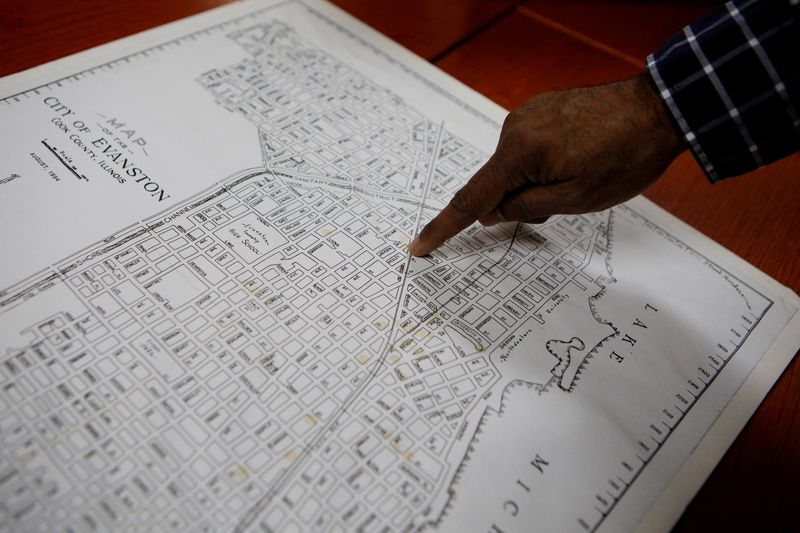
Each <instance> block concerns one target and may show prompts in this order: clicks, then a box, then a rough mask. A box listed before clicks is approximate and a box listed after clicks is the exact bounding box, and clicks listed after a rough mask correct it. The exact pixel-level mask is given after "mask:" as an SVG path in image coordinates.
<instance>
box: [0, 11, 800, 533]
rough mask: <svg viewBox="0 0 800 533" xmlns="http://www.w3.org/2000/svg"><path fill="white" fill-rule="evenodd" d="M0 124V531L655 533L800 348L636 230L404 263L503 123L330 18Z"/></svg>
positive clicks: (664, 240)
mask: <svg viewBox="0 0 800 533" xmlns="http://www.w3.org/2000/svg"><path fill="white" fill-rule="evenodd" d="M0 98H2V100H0V135H1V136H2V141H3V142H2V144H1V145H0V193H1V194H0V222H1V224H0V228H1V229H0V245H1V246H2V249H3V250H4V252H3V257H4V259H3V261H2V263H0V287H4V289H3V290H2V292H0V357H1V358H2V361H0V501H2V502H3V504H2V505H0V517H2V519H1V521H0V524H2V527H4V528H5V529H7V530H26V531H38V530H42V531H49V530H51V529H53V528H64V529H66V528H72V529H73V530H75V531H84V530H91V529H99V530H148V531H158V530H165V531H166V530H205V531H230V530H246V529H252V530H273V531H293V530H295V531H306V530H325V531H337V530H338V531H341V530H355V529H358V528H361V529H363V530H374V531H378V530H381V529H388V530H416V529H420V528H423V527H427V529H432V530H442V531H532V530H535V531H582V530H607V531H620V530H633V529H636V528H637V526H639V525H640V524H641V527H643V528H647V529H664V530H666V529H669V527H671V525H672V524H673V523H674V521H675V520H676V519H677V517H678V516H679V515H680V512H681V511H682V510H683V508H684V506H685V505H686V504H687V503H688V501H689V499H690V498H691V495H692V494H693V493H694V492H695V491H696V490H697V489H698V488H699V486H700V484H702V482H703V480H704V479H705V477H706V476H707V475H708V473H709V472H710V470H711V468H713V466H714V464H715V463H716V461H718V460H719V458H720V457H721V455H722V454H723V453H724V451H725V449H726V448H727V446H728V445H729V444H730V443H731V442H732V440H733V439H734V438H735V436H736V433H737V432H738V431H739V429H741V427H742V426H743V425H744V423H745V422H746V420H747V417H749V415H750V414H751V413H752V411H753V410H754V408H755V406H756V405H757V404H758V402H759V401H760V400H761V399H762V398H763V395H764V394H765V393H766V390H768V388H769V386H770V385H771V384H772V383H774V381H775V380H776V379H777V377H778V375H779V374H780V372H781V371H782V369H783V368H784V367H785V365H786V364H787V363H788V361H789V360H790V358H791V356H792V355H793V354H794V352H795V351H796V350H797V347H798V345H800V338H798V328H797V327H796V323H797V318H796V317H797V315H796V312H797V309H798V298H797V297H796V295H794V294H793V293H792V292H791V291H789V290H788V289H786V288H784V287H782V286H780V285H779V284H777V283H776V282H774V281H773V280H771V279H769V278H768V277H766V276H765V275H764V274H762V273H760V272H758V271H757V270H755V269H754V268H753V267H751V266H749V265H747V264H746V263H744V262H743V261H741V260H740V259H738V258H736V257H735V256H733V255H732V254H730V253H729V252H727V251H725V250H724V249H722V248H720V247H719V246H718V245H716V244H714V243H713V242H711V241H709V240H708V239H706V238H705V237H703V236H702V235H699V234H698V233H697V232H695V231H694V230H692V229H691V228H689V227H687V226H685V225H684V224H682V223H680V222H679V221H677V220H676V219H674V218H673V217H671V216H670V215H668V214H666V213H664V212H663V211H661V210H660V209H659V208H657V207H655V206H654V205H653V204H651V203H650V202H648V201H647V200H644V199H641V198H639V199H635V200H633V201H631V202H629V203H627V204H626V205H624V206H620V207H617V208H614V209H612V210H610V211H607V212H603V213H595V214H589V215H582V216H568V217H556V218H554V219H552V220H551V222H549V223H547V224H545V225H541V226H536V227H528V226H525V225H520V226H516V225H506V226H500V227H495V228H492V229H483V228H481V227H480V226H474V227H472V228H470V229H469V230H467V231H466V232H465V233H464V234H462V235H461V236H458V237H456V238H454V239H452V240H451V241H450V242H449V243H448V244H447V245H446V246H445V247H444V248H442V250H441V251H439V252H436V253H434V254H433V255H432V256H430V257H428V258H422V259H412V258H410V257H408V255H407V253H406V251H405V249H406V245H407V243H408V242H409V239H410V238H411V237H412V236H413V235H414V234H415V233H416V232H418V231H419V228H420V227H421V226H422V224H424V223H425V222H426V221H427V220H429V219H430V218H431V217H432V216H433V215H434V214H435V213H436V211H437V210H438V209H440V208H441V207H442V206H443V205H444V204H445V203H446V202H447V200H448V199H449V198H450V196H451V195H452V194H453V192H454V191H455V190H457V188H458V187H459V186H460V185H462V184H463V183H464V182H465V180H467V179H468V178H469V176H470V175H471V174H472V172H474V170H475V169H476V168H478V167H479V166H480V164H481V163H482V162H483V161H484V160H485V159H486V157H487V156H488V154H490V153H491V151H492V149H493V147H494V144H495V143H496V138H497V135H498V132H499V128H500V123H501V122H502V119H503V116H504V112H503V110H502V109H500V108H498V107H497V106H495V105H493V104H491V103H490V102H488V101H487V100H486V99H484V98H482V97H480V96H479V95H477V94H475V93H474V92H472V91H470V90H469V89H467V88H465V87H464V86H462V85H461V84H459V83H458V82H456V81H455V80H453V79H451V78H449V77H448V76H446V75H444V74H442V73H441V72H439V71H438V70H436V69H435V68H433V67H432V66H430V65H429V64H427V63H425V62H424V61H423V60H421V59H419V58H417V57H415V56H413V55H412V54H410V53H409V52H407V51H405V50H403V49H402V48H400V47H399V46H397V45H396V44H394V43H392V42H390V41H388V40H387V39H386V38H384V37H382V36H380V35H378V34H377V33H375V32H374V31H373V30H371V29H369V28H367V27H365V26H364V25H362V24H361V23H359V22H357V21H355V20H353V19H352V18H350V17H349V16H348V15H346V14H344V13H342V12H341V11H339V10H337V9H336V8H333V7H331V6H329V5H328V4H325V3H322V2H317V1H305V2H301V1H286V2H245V3H241V4H236V5H233V6H229V7H226V8H221V9H217V10H213V11H210V12H207V13H205V14H202V15H200V16H197V17H193V18H191V19H187V20H184V21H180V22H178V23H175V24H171V25H169V26H166V27H163V28H159V29H156V30H152V31H149V32H145V33H143V34H140V35H137V36H134V37H131V38H128V39H125V40H123V41H119V42H115V43H112V44H109V45H106V46H104V47H101V48H98V49H94V50H91V51H88V52H85V53H82V54H79V55H77V56H73V57H70V58H67V59H64V60H61V61H58V62H56V63H52V64H49V65H45V66H43V67H39V68H36V69H33V70H31V71H28V72H25V73H22V74H20V75H17V76H12V77H9V78H5V79H3V80H0ZM792 320H794V323H795V326H794V327H789V326H788V324H789V323H790V321H792ZM757 365H758V366H757ZM754 368H758V370H757V371H756V372H753V374H752V376H751V372H752V371H753V369H754ZM748 376H750V377H749V378H748ZM743 384H744V386H743ZM737 391H738V393H737ZM734 395H736V396H734ZM732 398H734V399H733V400H732ZM718 417H719V423H718V424H716V425H715V421H717V419H718ZM704 436H705V439H704ZM701 439H703V441H702V443H701ZM684 465H691V468H690V469H689V468H683V467H684ZM651 509H652V511H650V510H651ZM648 511H650V513H649V514H648V515H647V521H646V522H642V520H643V519H644V517H645V515H646V514H647V513H648Z"/></svg>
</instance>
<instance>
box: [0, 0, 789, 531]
mask: <svg viewBox="0 0 800 533" xmlns="http://www.w3.org/2000/svg"><path fill="white" fill-rule="evenodd" d="M223 3H226V2H225V0H170V1H168V2H164V1H161V0H116V1H114V2H109V1H107V0H74V1H70V2H62V1H57V0H4V1H3V2H2V3H0V76H5V75H8V74H12V73H14V72H17V71H21V70H24V69H27V68H30V67H33V66H36V65H39V64H41V63H44V62H47V61H51V60H54V59H58V58H59V57H63V56H66V55H69V54H72V53H75V52H79V51H81V50H84V49H86V48H90V47H93V46H97V45H100V44H103V43H105V42H108V41H111V40H114V39H118V38H121V37H124V36H126V35H130V34H132V33H136V32H138V31H141V30H145V29H148V28H151V27H154V26H157V25H160V24H164V23H166V22H170V21H172V20H175V19H178V18H181V17H185V16H188V15H192V14H195V13H198V12H200V11H203V10H206V9H209V8H211V7H214V6H217V5H220V4H223ZM335 3H336V4H338V5H339V6H340V7H342V8H343V9H345V10H346V11H348V12H350V13H351V14H352V15H354V16H356V17H357V18H359V19H361V20H363V21H365V22H366V23H368V24H370V25H371V26H373V27H375V28H376V29H378V30H379V31H381V32H383V33H384V34H386V35H388V36H389V37H391V38H392V39H395V40H397V41H398V42H400V43H401V44H403V45H404V46H406V47H407V48H409V49H411V50H412V51H413V52H415V53H417V54H419V55H420V56H422V57H423V58H425V59H427V60H429V61H431V62H432V63H434V64H435V65H437V66H438V67H439V68H441V69H443V70H445V71H446V72H448V73H449V74H451V75H453V76H455V77H456V78H458V79H459V80H461V81H463V82H464V83H466V84H467V85H469V86H471V87H473V88H474V89H475V90H477V91H479V92H481V93H482V94H484V95H486V96H487V97H489V98H491V99H492V100H494V101H495V102H497V103H499V104H500V105H502V106H505V107H506V108H513V107H516V106H518V105H520V104H521V103H522V102H524V101H525V100H527V99H528V98H529V97H530V96H532V95H533V94H535V93H539V92H542V91H549V90H555V89H564V88H569V87H574V86H580V85H591V84H598V83H604V82H610V81H614V80H618V79H621V78H625V77H630V76H633V75H636V74H637V73H640V72H642V70H643V67H642V61H643V59H644V58H645V57H646V55H647V54H648V53H650V52H651V51H653V50H655V49H656V48H657V47H658V46H659V44H660V43H661V42H662V41H664V40H665V39H666V38H667V37H669V36H670V35H672V34H673V33H675V32H676V31H678V30H680V28H681V27H682V26H683V25H685V24H686V23H688V22H690V21H692V20H693V19H695V18H697V17H699V16H702V15H703V14H705V13H708V12H710V11H711V10H713V9H714V7H715V6H714V3H713V2H712V3H708V2H704V3H697V2H694V3H692V2H688V1H686V2H678V1H676V0H672V1H670V0H665V1H593V0H576V1H558V0H527V1H513V0H392V1H389V0H380V1H377V0H336V1H335ZM645 195H646V196H647V197H648V198H650V199H651V200H653V201H654V202H656V203H657V204H659V205H660V206H661V207H663V208H665V209H666V210H667V211H669V212H671V213H672V214H674V215H675V216H677V217H679V218H681V219H682V220H684V221H686V222H688V223H689V224H691V225H692V226H694V227H695V228H697V229H699V230H700V231H702V232H703V233H705V234H706V235H708V236H710V237H711V238H712V239H714V240H716V241H717V242H719V243H720V244H722V245H723V246H725V247H727V248H729V249H730V250H732V251H733V252H735V253H736V254H738V255H740V256H741V257H743V258H744V259H745V260H747V261H749V262H750V263H752V264H754V265H755V266H756V267H758V268H760V269H761V270H763V271H764V272H766V273H767V274H769V275H770V276H772V277H774V278H775V279H777V280H778V281H779V282H781V283H783V284H784V285H787V286H789V287H790V288H792V289H793V290H794V291H795V292H800V156H797V155H795V156H793V157H790V158H788V159H785V160H783V161H780V162H778V163H776V164H774V165H771V166H769V167H766V168H763V169H761V170H758V171H756V172H753V173H751V174H749V175H747V176H743V177H740V178H736V179H731V180H727V181H725V182H722V183H720V184H718V185H710V184H709V183H708V182H707V181H706V179H705V178H704V176H703V175H702V173H701V172H700V170H699V169H698V167H697V165H696V164H695V163H694V161H693V160H692V158H691V156H689V155H688V154H684V155H683V156H681V157H680V158H678V160H676V161H675V163H673V165H672V166H671V167H670V168H669V170H668V171H667V173H666V174H665V175H664V176H663V177H662V178H661V179H660V180H659V181H658V182H657V183H656V184H655V185H654V186H653V187H651V188H650V189H649V190H648V191H647V192H646V193H645ZM799 487H800V358H795V360H794V361H793V362H792V363H791V364H790V366H789V367H788V369H787V370H786V371H785V372H784V373H783V376H782V377H781V378H780V380H779V381H778V383H777V384H776V385H775V386H774V387H773V389H772V391H771V392H770V393H769V395H768V396H767V398H766V400H765V401H764V402H763V403H762V404H761V406H760V407H759V408H758V410H757V411H756V413H755V415H754V416H753V417H752V419H751V420H750V421H749V423H748V424H747V426H746V427H745V428H744V430H743V431H742V433H741V434H740V435H739V437H738V438H737V439H736V441H735V442H734V444H733V445H732V446H731V448H730V449H729V451H728V452H727V454H726V455H725V456H724V458H723V459H722V461H721V462H720V463H719V466H717V468H716V469H715V470H714V472H713V474H712V475H711V477H710V478H709V479H708V481H707V482H706V483H705V485H704V486H703V488H702V489H701V490H700V492H699V493H698V494H697V496H696V497H695V498H694V500H693V501H692V503H691V504H690V505H689V507H688V509H687V510H686V512H685V513H684V515H683V517H682V518H681V520H680V522H679V523H678V525H677V526H676V528H675V530H676V531H681V532H683V531H697V530H714V531H789V530H796V529H797V528H798V527H800V526H798V525H797V524H800V504H799V503H798V496H800V488H799Z"/></svg>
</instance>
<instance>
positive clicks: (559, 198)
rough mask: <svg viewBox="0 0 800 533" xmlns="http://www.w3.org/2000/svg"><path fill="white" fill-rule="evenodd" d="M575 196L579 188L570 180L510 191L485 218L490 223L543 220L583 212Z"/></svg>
mask: <svg viewBox="0 0 800 533" xmlns="http://www.w3.org/2000/svg"><path fill="white" fill-rule="evenodd" d="M574 198H575V192H574V191H573V190H572V187H570V185H568V184H566V183H563V184H562V183H559V184H556V185H544V186H540V187H535V186H534V187H528V188H526V189H523V190H521V191H519V192H514V193H512V194H509V195H507V196H506V197H505V198H504V199H503V200H502V201H501V202H500V204H499V205H498V206H497V209H496V210H495V211H494V212H492V213H491V214H490V216H487V217H486V220H485V221H482V222H485V223H486V224H487V225H491V224H493V223H497V222H501V221H506V222H532V223H540V222H542V221H543V220H544V219H547V217H549V216H552V215H559V214H571V213H579V212H582V210H581V209H580V208H579V207H578V206H577V204H576V202H575V201H574Z"/></svg>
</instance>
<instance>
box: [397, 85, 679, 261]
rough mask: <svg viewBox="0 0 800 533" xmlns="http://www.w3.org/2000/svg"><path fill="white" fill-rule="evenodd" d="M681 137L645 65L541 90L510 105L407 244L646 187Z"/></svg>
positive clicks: (597, 204)
mask: <svg viewBox="0 0 800 533" xmlns="http://www.w3.org/2000/svg"><path fill="white" fill-rule="evenodd" d="M683 149H684V147H683V144H682V142H681V138H680V136H679V134H678V132H676V131H675V128H674V127H673V125H672V123H671V122H670V120H669V118H668V110H667V109H666V108H665V107H664V104H663V102H662V101H661V99H660V98H659V96H658V94H656V92H655V89H654V88H653V86H652V85H651V84H650V81H649V80H648V79H647V78H646V75H642V76H639V77H636V78H633V79H630V80H625V81H621V82H617V83H612V84H609V85H601V86H597V87H587V88H581V89H571V90H568V91H559V92H552V93H545V94H541V95H538V96H536V97H534V98H532V99H531V100H529V101H528V102H526V103H525V104H523V105H522V106H521V107H520V108H518V109H516V110H514V111H512V112H511V113H510V114H509V115H508V117H507V118H506V120H505V122H504V123H503V128H502V130H501V132H500V140H499V142H498V144H497V150H496V151H495V153H494V154H493V155H492V156H491V157H490V158H489V160H488V161H487V162H486V164H485V165H484V166H483V167H481V168H480V170H478V172H476V173H475V175H474V176H473V177H472V179H470V180H469V182H468V183H467V184H466V185H465V186H464V187H463V188H462V189H460V190H459V191H458V192H456V194H455V195H454V196H453V198H452V200H450V203H449V204H448V205H447V207H445V208H444V209H443V210H442V212H441V213H439V214H438V215H437V216H436V218H434V219H433V220H432V221H431V222H430V223H429V224H428V225H427V226H425V228H423V230H422V231H421V232H420V234H419V236H418V237H417V238H416V239H414V241H413V242H412V243H411V245H410V246H409V252H411V254H412V255H415V256H422V255H426V254H428V253H429V252H431V251H433V250H435V249H436V248H438V247H439V246H441V245H442V244H443V243H444V242H445V241H446V240H447V239H449V238H450V237H452V236H454V235H456V234H457V233H459V232H460V231H461V230H463V229H464V228H466V227H468V226H470V225H471V224H472V223H473V222H475V221H476V220H478V221H480V222H481V224H483V225H485V226H490V225H493V224H497V223H499V222H517V221H518V222H532V223H541V222H544V221H545V220H547V218H548V217H549V216H551V215H556V214H578V213H588V212H591V211H601V210H603V209H607V208H609V207H611V206H613V205H616V204H619V203H621V202H624V201H625V200H629V199H630V198H633V197H634V196H636V195H638V194H639V193H641V192H642V191H643V190H645V189H646V188H647V187H648V186H649V185H650V184H652V183H653V182H654V181H656V179H658V177H659V176H660V175H661V174H662V173H663V172H664V170H666V168H667V166H669V164H670V163H671V162H672V160H673V159H675V157H677V155H678V154H680V153H681V152H682V151H683Z"/></svg>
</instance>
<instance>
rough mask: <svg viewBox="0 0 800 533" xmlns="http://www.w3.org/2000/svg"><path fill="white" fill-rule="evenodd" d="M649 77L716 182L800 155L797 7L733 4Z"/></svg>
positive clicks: (769, 0) (694, 30) (784, 0)
mask: <svg viewBox="0 0 800 533" xmlns="http://www.w3.org/2000/svg"><path fill="white" fill-rule="evenodd" d="M647 69H648V71H649V73H650V77H651V78H652V80H653V82H654V83H655V86H656V88H657V89H658V92H659V93H660V96H661V98H662V100H663V101H664V103H665V104H666V105H667V107H668V108H669V110H670V112H671V113H672V117H673V119H674V121H675V123H676V124H677V126H678V128H679V129H680V130H681V132H682V133H683V137H684V139H685V141H686V144H687V145H688V146H689V148H691V150H692V152H693V153H694V157H695V159H696V160H697V161H698V163H699V164H700V166H701V167H702V168H703V170H704V171H705V173H706V175H707V176H708V178H709V179H710V180H711V181H712V182H716V181H719V180H721V179H723V178H727V177H731V176H736V175H739V174H744V173H745V172H749V171H751V170H753V169H755V168H758V167H760V166H762V165H766V164H767V163H770V162H772V161H775V160H777V159H780V158H782V157H786V156H787V155H789V154H792V153H794V152H796V151H798V150H799V149H800V118H798V111H800V0H736V1H733V2H729V3H727V4H725V5H724V6H723V7H722V8H720V9H719V10H717V11H716V12H714V13H712V14H711V15H709V16H708V17H705V18H703V19H700V20H698V21H697V22H695V23H693V24H691V25H689V26H687V27H686V28H684V30H683V32H681V33H679V34H677V35H676V36H674V37H673V38H672V39H670V40H669V41H667V42H666V43H665V44H664V45H663V46H662V47H661V48H660V49H659V50H658V51H657V52H656V53H654V54H652V55H650V56H649V57H648V58H647Z"/></svg>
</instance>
